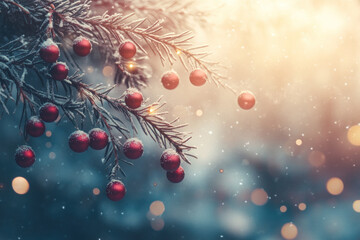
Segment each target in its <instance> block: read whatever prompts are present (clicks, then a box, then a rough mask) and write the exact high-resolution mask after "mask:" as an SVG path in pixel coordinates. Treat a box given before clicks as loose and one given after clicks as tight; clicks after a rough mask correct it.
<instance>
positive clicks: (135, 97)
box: [125, 88, 143, 109]
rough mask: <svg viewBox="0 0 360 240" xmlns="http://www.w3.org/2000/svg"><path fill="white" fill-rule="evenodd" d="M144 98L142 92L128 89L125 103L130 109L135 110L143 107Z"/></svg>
mask: <svg viewBox="0 0 360 240" xmlns="http://www.w3.org/2000/svg"><path fill="white" fill-rule="evenodd" d="M142 101H143V96H142V93H141V92H140V91H138V90H137V89H135V88H128V89H127V90H126V92H125V103H126V106H128V107H129V108H132V109H135V108H138V107H140V106H141V103H142Z"/></svg>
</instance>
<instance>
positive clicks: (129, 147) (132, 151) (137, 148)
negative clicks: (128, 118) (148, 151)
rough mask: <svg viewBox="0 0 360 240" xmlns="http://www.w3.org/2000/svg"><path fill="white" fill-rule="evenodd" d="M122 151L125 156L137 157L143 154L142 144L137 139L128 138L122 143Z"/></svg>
mask: <svg viewBox="0 0 360 240" xmlns="http://www.w3.org/2000/svg"><path fill="white" fill-rule="evenodd" d="M123 151H124V154H125V156H126V157H127V158H130V159H137V158H139V157H141V155H142V154H143V152H144V146H143V144H142V142H141V141H140V140H139V139H137V138H129V139H128V140H126V142H125V143H124V147H123Z"/></svg>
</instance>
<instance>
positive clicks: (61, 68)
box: [50, 62, 69, 81]
mask: <svg viewBox="0 0 360 240" xmlns="http://www.w3.org/2000/svg"><path fill="white" fill-rule="evenodd" d="M68 73H69V68H68V67H67V65H66V63H63V62H58V63H55V64H54V65H52V67H51V69H50V74H51V76H52V78H53V79H54V80H58V81H62V80H64V79H65V78H66V77H67V76H68Z"/></svg>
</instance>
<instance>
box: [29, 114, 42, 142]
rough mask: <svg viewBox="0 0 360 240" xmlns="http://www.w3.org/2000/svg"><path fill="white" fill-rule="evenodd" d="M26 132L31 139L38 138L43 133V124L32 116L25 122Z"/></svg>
mask: <svg viewBox="0 0 360 240" xmlns="http://www.w3.org/2000/svg"><path fill="white" fill-rule="evenodd" d="M25 128H26V132H27V133H28V134H29V135H30V136H32V137H40V136H41V135H43V134H44V132H45V124H44V122H43V121H42V120H41V119H40V118H39V117H37V116H32V117H30V118H29V119H28V120H27V121H26V127H25Z"/></svg>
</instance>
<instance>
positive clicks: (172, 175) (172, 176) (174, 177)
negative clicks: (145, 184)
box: [166, 166, 185, 183]
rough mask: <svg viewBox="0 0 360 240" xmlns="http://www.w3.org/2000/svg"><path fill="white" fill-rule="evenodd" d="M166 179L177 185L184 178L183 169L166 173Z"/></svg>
mask: <svg viewBox="0 0 360 240" xmlns="http://www.w3.org/2000/svg"><path fill="white" fill-rule="evenodd" d="M166 177H167V179H168V180H169V181H170V182H173V183H179V182H181V181H182V180H183V179H184V177H185V172H184V169H183V168H182V167H181V166H180V167H179V168H178V169H176V170H175V171H173V172H167V173H166Z"/></svg>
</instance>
